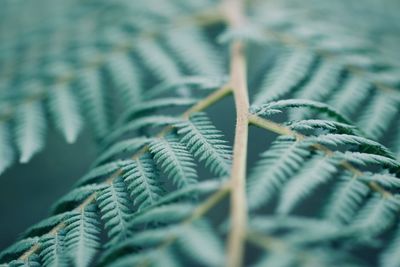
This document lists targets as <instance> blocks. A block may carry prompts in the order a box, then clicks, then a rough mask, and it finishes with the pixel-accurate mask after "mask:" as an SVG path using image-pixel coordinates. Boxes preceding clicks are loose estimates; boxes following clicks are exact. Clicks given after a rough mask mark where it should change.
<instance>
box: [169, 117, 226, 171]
mask: <svg viewBox="0 0 400 267" xmlns="http://www.w3.org/2000/svg"><path fill="white" fill-rule="evenodd" d="M176 127H177V128H178V134H179V135H180V136H181V141H182V142H183V143H185V144H186V145H187V147H188V150H189V151H190V153H191V154H193V155H194V156H195V158H197V159H198V160H199V161H201V162H202V161H204V162H205V165H206V167H207V168H209V169H210V171H211V172H212V173H214V174H216V175H218V176H223V175H227V174H229V173H230V161H231V149H230V147H229V146H228V145H227V144H226V141H224V140H222V138H223V135H222V134H221V132H219V131H218V130H217V129H216V128H215V127H214V126H213V125H212V123H211V122H210V120H209V119H208V118H207V116H206V115H205V114H204V113H196V114H194V115H192V116H191V117H190V119H189V120H188V121H186V122H182V123H179V124H176Z"/></svg>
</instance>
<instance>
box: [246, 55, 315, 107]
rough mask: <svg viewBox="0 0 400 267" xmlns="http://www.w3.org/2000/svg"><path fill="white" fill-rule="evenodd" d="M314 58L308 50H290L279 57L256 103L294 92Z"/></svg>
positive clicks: (263, 84) (265, 79)
mask: <svg viewBox="0 0 400 267" xmlns="http://www.w3.org/2000/svg"><path fill="white" fill-rule="evenodd" d="M313 60H314V55H313V54H312V53H309V52H308V51H294V52H292V51H289V52H287V53H285V54H284V55H283V56H281V57H279V58H278V62H277V63H276V65H275V66H274V68H273V69H272V70H271V71H269V72H267V73H266V74H265V78H264V81H263V82H262V85H261V90H260V92H258V94H256V96H255V98H254V104H255V105H260V104H262V103H267V102H269V101H273V100H277V99H279V98H281V97H282V96H284V95H286V94H289V93H291V92H293V91H294V90H295V89H296V87H297V86H298V85H299V83H300V82H301V81H302V80H303V79H304V78H305V77H306V76H307V73H308V71H309V70H310V67H311V65H312V63H313Z"/></svg>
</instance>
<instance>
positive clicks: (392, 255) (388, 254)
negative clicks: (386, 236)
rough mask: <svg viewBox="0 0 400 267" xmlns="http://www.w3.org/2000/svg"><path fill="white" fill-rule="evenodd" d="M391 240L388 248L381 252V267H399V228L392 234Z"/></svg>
mask: <svg viewBox="0 0 400 267" xmlns="http://www.w3.org/2000/svg"><path fill="white" fill-rule="evenodd" d="M393 236H394V237H393V238H392V240H391V241H390V243H389V244H388V246H387V247H386V248H385V250H384V251H383V253H382V255H381V257H380V262H381V265H380V266H382V267H396V266H399V265H400V258H399V253H400V228H399V227H397V230H396V231H395V232H394V234H393Z"/></svg>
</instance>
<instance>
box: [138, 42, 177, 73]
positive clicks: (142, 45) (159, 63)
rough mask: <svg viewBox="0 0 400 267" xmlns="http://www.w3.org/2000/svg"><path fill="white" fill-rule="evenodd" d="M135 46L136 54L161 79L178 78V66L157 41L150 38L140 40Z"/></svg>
mask: <svg viewBox="0 0 400 267" xmlns="http://www.w3.org/2000/svg"><path fill="white" fill-rule="evenodd" d="M136 46H137V49H138V55H139V56H140V57H141V59H142V60H143V62H144V63H145V64H146V66H148V68H149V69H150V70H151V71H153V72H154V74H156V75H157V76H158V78H159V79H160V80H161V81H173V80H176V79H179V77H180V76H181V72H180V70H179V68H178V66H177V65H176V64H175V61H174V60H173V59H172V58H171V57H170V56H169V55H168V54H167V51H164V49H163V48H162V47H161V46H160V45H159V44H158V43H155V42H153V41H151V40H140V41H138V42H137V43H136Z"/></svg>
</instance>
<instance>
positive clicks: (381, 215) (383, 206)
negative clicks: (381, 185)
mask: <svg viewBox="0 0 400 267" xmlns="http://www.w3.org/2000/svg"><path fill="white" fill-rule="evenodd" d="M399 209H400V202H399V200H398V199H397V198H395V197H388V198H383V197H381V196H379V195H375V196H374V197H373V198H371V199H370V200H369V202H368V203H367V204H366V206H365V207H364V208H363V209H362V210H361V211H360V212H359V214H358V215H357V217H356V218H355V220H354V222H353V224H352V225H353V226H354V227H355V228H356V229H359V230H360V231H363V232H365V233H368V234H369V235H376V234H380V233H382V231H384V230H386V229H388V228H389V227H390V226H391V225H392V224H393V223H394V221H395V220H396V218H397V214H398V212H399Z"/></svg>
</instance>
